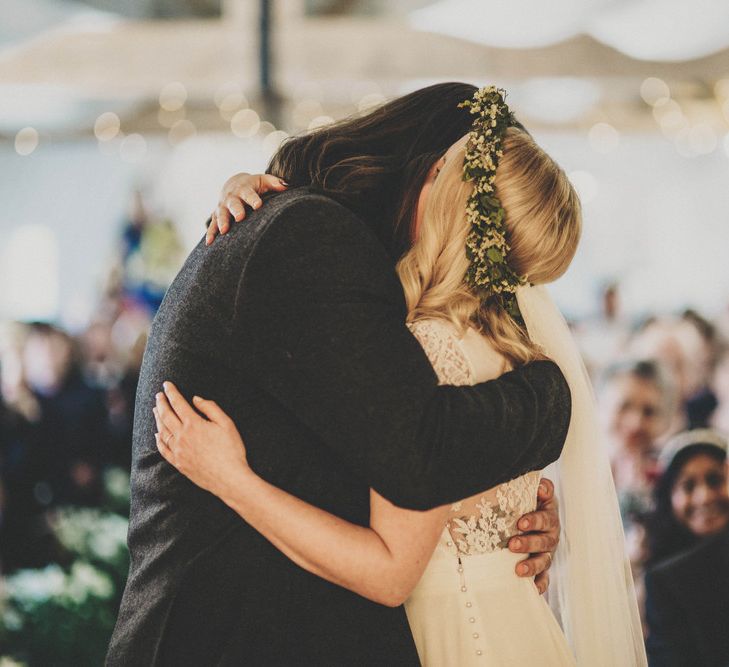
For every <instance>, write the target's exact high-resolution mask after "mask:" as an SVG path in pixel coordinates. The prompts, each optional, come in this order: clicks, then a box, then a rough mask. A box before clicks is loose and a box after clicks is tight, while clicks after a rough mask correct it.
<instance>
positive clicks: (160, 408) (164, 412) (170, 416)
mask: <svg viewBox="0 0 729 667" xmlns="http://www.w3.org/2000/svg"><path fill="white" fill-rule="evenodd" d="M155 407H156V408H157V413H158V414H159V419H160V421H161V422H162V425H163V426H164V428H166V429H167V430H169V431H170V433H173V434H174V433H177V432H178V431H179V430H180V429H181V428H182V421H180V418H179V417H178V416H177V414H176V413H175V411H174V410H173V409H172V406H171V405H170V404H169V401H168V400H167V397H166V396H165V395H164V394H163V393H162V392H160V393H159V394H157V396H156V397H155Z"/></svg>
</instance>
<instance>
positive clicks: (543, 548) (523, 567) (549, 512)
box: [509, 478, 559, 593]
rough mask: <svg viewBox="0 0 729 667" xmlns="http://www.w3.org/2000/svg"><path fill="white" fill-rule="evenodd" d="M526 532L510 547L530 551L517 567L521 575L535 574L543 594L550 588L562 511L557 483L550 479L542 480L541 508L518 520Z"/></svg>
mask: <svg viewBox="0 0 729 667" xmlns="http://www.w3.org/2000/svg"><path fill="white" fill-rule="evenodd" d="M517 527H518V528H519V530H520V531H522V532H523V533H524V534H522V535H516V536H514V537H512V538H511V539H510V540H509V550H510V551H513V552H515V553H527V554H529V557H528V558H525V559H524V560H523V561H520V562H519V563H518V565H517V566H516V573H517V575H519V576H520V577H534V583H535V584H536V586H537V588H538V589H539V592H540V593H544V592H545V591H546V590H547V588H548V587H549V572H548V570H549V568H550V566H551V565H552V558H553V556H554V552H555V550H556V549H557V543H558V542H559V513H558V510H557V499H556V498H555V497H554V484H552V482H551V481H550V480H548V479H546V478H544V479H541V480H540V481H539V491H538V493H537V509H536V511H534V512H530V513H529V514H525V515H524V516H523V517H521V518H520V519H519V521H518V523H517Z"/></svg>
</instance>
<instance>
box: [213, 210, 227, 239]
mask: <svg viewBox="0 0 729 667" xmlns="http://www.w3.org/2000/svg"><path fill="white" fill-rule="evenodd" d="M215 217H216V218H217V219H218V230H220V233H221V234H225V233H226V232H227V231H228V230H229V229H230V211H228V209H227V208H225V205H224V204H218V208H216V209H215Z"/></svg>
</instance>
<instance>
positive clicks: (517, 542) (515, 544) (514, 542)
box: [511, 537, 521, 549]
mask: <svg viewBox="0 0 729 667" xmlns="http://www.w3.org/2000/svg"><path fill="white" fill-rule="evenodd" d="M511 545H512V546H513V547H514V549H521V540H520V539H519V538H518V537H517V538H516V539H515V540H512V541H511Z"/></svg>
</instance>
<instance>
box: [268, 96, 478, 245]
mask: <svg viewBox="0 0 729 667" xmlns="http://www.w3.org/2000/svg"><path fill="white" fill-rule="evenodd" d="M475 91H476V87H475V86H472V85H470V84H466V83H439V84H435V85H433V86H428V87H427V88H421V89H420V90H416V91H415V92H413V93H409V94H408V95H404V96H402V97H398V98H397V99H394V100H392V101H391V102H388V103H387V104H384V105H383V106H381V107H378V108H377V109H375V110H374V111H372V112H370V113H368V114H366V115H364V116H359V117H356V118H346V119H344V120H342V121H339V122H338V123H334V124H332V125H328V126H326V127H324V128H321V129H319V130H316V131H314V132H310V133H308V134H305V135H302V136H298V137H292V138H291V139H288V140H287V141H286V142H285V143H284V144H283V145H282V146H281V148H279V150H278V152H277V153H276V154H275V155H274V156H273V158H272V159H271V162H270V164H269V165H268V169H267V171H268V172H269V173H272V174H276V175H277V176H280V177H282V178H283V179H285V180H286V181H287V182H288V183H289V185H290V186H292V187H295V186H300V185H310V186H311V187H313V188H314V189H315V190H318V191H320V192H322V193H324V194H326V195H328V196H330V197H332V198H334V199H336V200H338V201H339V202H341V203H342V204H344V205H345V206H347V207H349V208H350V209H352V210H353V211H355V212H356V213H358V214H359V215H360V216H362V217H363V218H365V219H366V220H367V221H368V222H369V223H370V224H371V225H372V226H373V228H374V231H375V232H376V233H377V235H378V236H379V238H380V240H381V241H382V242H383V243H384V244H385V247H386V248H387V249H388V251H389V252H390V254H391V255H392V257H393V259H397V258H399V257H400V256H401V255H402V254H403V253H404V252H405V251H406V250H407V249H408V248H409V247H410V243H411V242H410V238H411V227H412V224H413V221H414V217H415V211H416V207H417V201H418V195H419V193H420V189H421V187H422V185H423V182H424V181H425V177H426V175H427V174H428V171H429V169H430V167H431V166H432V165H433V164H434V163H435V162H437V160H438V159H439V158H440V157H441V156H442V155H443V153H444V152H445V151H446V149H447V148H448V147H449V146H450V145H451V144H453V143H455V142H456V141H457V140H458V139H460V138H461V137H462V136H463V135H464V134H466V133H467V132H468V131H469V129H470V127H471V116H470V114H469V112H468V109H466V108H459V106H458V105H459V104H460V103H461V102H463V101H465V100H468V99H470V98H471V97H472V96H473V93H474V92H475Z"/></svg>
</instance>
